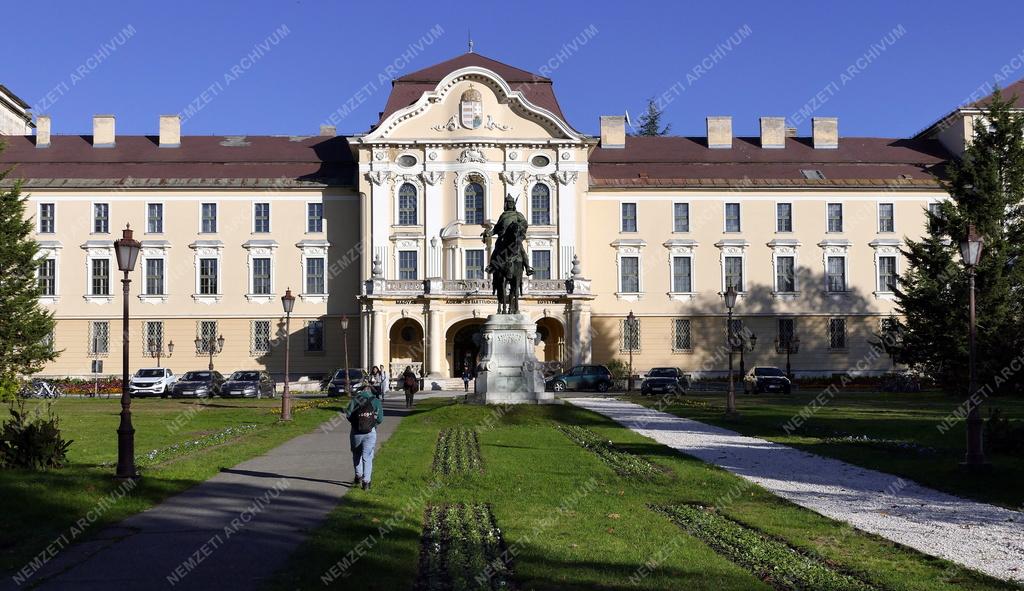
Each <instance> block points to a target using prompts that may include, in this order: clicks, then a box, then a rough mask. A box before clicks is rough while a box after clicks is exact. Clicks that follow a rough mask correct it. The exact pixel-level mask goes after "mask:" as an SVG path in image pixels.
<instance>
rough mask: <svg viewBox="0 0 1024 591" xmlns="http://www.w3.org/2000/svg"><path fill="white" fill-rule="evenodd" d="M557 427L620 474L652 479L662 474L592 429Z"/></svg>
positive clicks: (628, 476) (639, 478)
mask: <svg viewBox="0 0 1024 591" xmlns="http://www.w3.org/2000/svg"><path fill="white" fill-rule="evenodd" d="M555 428H556V429H558V430H559V431H561V432H562V433H563V434H565V436H566V437H568V438H569V439H570V440H571V441H572V442H573V443H575V444H576V445H578V446H580V447H582V448H583V449H585V450H587V451H590V452H592V453H594V454H596V455H597V457H599V458H601V459H602V460H603V461H604V463H606V464H608V466H610V467H611V469H612V470H614V471H615V472H616V473H618V474H619V476H622V477H624V478H635V479H637V480H651V479H653V478H654V477H656V476H658V475H659V474H661V470H660V469H658V467H657V466H655V465H654V464H652V463H651V462H649V461H647V460H646V459H644V458H642V457H640V456H637V455H634V454H631V453H629V452H627V451H623V450H621V449H619V448H617V447H615V444H613V443H612V442H611V441H608V440H607V439H603V438H601V436H600V435H598V434H597V433H594V432H593V431H591V430H590V429H586V428H584V427H578V426H576V425H556V426H555Z"/></svg>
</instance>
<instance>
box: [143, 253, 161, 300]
mask: <svg viewBox="0 0 1024 591" xmlns="http://www.w3.org/2000/svg"><path fill="white" fill-rule="evenodd" d="M143 273H145V289H146V292H145V295H164V259H156V258H152V259H151V258H147V259H145V267H144V269H143Z"/></svg>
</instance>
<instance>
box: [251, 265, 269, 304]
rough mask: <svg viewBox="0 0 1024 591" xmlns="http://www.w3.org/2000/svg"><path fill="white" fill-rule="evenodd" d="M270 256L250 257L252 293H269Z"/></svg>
mask: <svg viewBox="0 0 1024 591" xmlns="http://www.w3.org/2000/svg"><path fill="white" fill-rule="evenodd" d="M271 293H273V291H272V290H271V287H270V257H258V258H253V259H252V294H253V295H270V294H271Z"/></svg>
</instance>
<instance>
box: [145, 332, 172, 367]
mask: <svg viewBox="0 0 1024 591" xmlns="http://www.w3.org/2000/svg"><path fill="white" fill-rule="evenodd" d="M146 352H147V353H149V356H150V357H156V366H157V367H160V357H172V356H173V355H174V341H171V342H169V343H167V355H164V354H163V353H164V347H163V342H162V340H161V339H158V338H156V337H150V339H149V346H148V347H147V351H146Z"/></svg>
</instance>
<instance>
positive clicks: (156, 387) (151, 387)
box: [128, 367, 178, 398]
mask: <svg viewBox="0 0 1024 591" xmlns="http://www.w3.org/2000/svg"><path fill="white" fill-rule="evenodd" d="M177 379H178V378H177V377H175V375H174V372H172V371H171V370H169V369H167V368H166V367H143V368H142V369H140V370H138V371H136V372H135V375H133V376H132V379H131V380H130V381H129V382H128V394H129V395H130V396H131V397H132V398H142V397H144V396H159V397H161V398H167V395H168V394H170V393H171V387H172V386H174V382H175V381H176V380H177Z"/></svg>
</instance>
